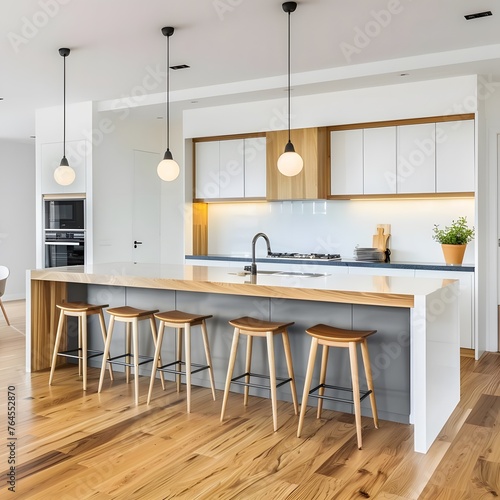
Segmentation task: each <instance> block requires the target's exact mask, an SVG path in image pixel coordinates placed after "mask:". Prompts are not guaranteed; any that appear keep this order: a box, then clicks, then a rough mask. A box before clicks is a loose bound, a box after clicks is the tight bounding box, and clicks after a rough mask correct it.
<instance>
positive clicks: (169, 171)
mask: <svg viewBox="0 0 500 500" xmlns="http://www.w3.org/2000/svg"><path fill="white" fill-rule="evenodd" d="M161 32H162V33H163V35H164V36H166V37H167V150H166V151H165V154H164V155H163V160H162V161H161V162H160V163H159V164H158V168H157V169H156V171H157V172H158V176H159V177H160V179H162V180H163V181H173V180H175V179H177V177H178V176H179V172H180V168H179V164H178V163H177V162H176V161H175V160H174V159H173V157H172V153H171V152H170V37H171V36H172V35H173V34H174V28H172V27H171V26H169V27H165V28H162V29H161Z"/></svg>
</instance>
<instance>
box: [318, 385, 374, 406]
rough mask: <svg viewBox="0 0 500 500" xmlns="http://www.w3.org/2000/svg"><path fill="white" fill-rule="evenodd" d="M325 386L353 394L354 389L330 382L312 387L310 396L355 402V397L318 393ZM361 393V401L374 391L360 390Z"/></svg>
mask: <svg viewBox="0 0 500 500" xmlns="http://www.w3.org/2000/svg"><path fill="white" fill-rule="evenodd" d="M321 388H324V389H332V390H337V391H345V392H350V393H351V394H352V389H349V388H348V387H339V386H337V385H328V384H320V385H318V386H317V387H315V388H314V389H311V390H310V391H309V396H311V397H313V398H317V399H326V400H328V401H338V402H340V403H349V404H354V398H351V399H345V398H339V397H337V396H326V395H325V394H323V395H320V394H316V392H317V391H319V389H321ZM359 393H360V398H359V400H360V401H363V399H365V398H366V397H367V396H369V395H370V394H371V393H372V391H371V390H370V391H359Z"/></svg>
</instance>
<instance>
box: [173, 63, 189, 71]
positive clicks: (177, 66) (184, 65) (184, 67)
mask: <svg viewBox="0 0 500 500" xmlns="http://www.w3.org/2000/svg"><path fill="white" fill-rule="evenodd" d="M187 68H190V66H188V65H187V64H177V65H175V66H170V69H173V70H176V69H187Z"/></svg>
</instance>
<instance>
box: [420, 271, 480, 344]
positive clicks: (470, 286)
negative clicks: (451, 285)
mask: <svg viewBox="0 0 500 500" xmlns="http://www.w3.org/2000/svg"><path fill="white" fill-rule="evenodd" d="M415 277H419V278H442V279H454V280H459V281H460V347H464V348H466V349H474V347H475V343H474V273H465V272H459V271H423V270H417V271H415Z"/></svg>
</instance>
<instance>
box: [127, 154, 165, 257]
mask: <svg viewBox="0 0 500 500" xmlns="http://www.w3.org/2000/svg"><path fill="white" fill-rule="evenodd" d="M159 161H160V155H159V154H158V153H151V152H149V151H138V150H134V186H133V215H132V238H133V240H132V241H131V242H130V248H131V249H132V261H133V262H139V263H142V264H145V263H146V264H147V263H153V264H159V263H160V207H161V200H160V197H161V180H160V178H159V177H158V175H157V173H156V167H157V166H158V162H159Z"/></svg>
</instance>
